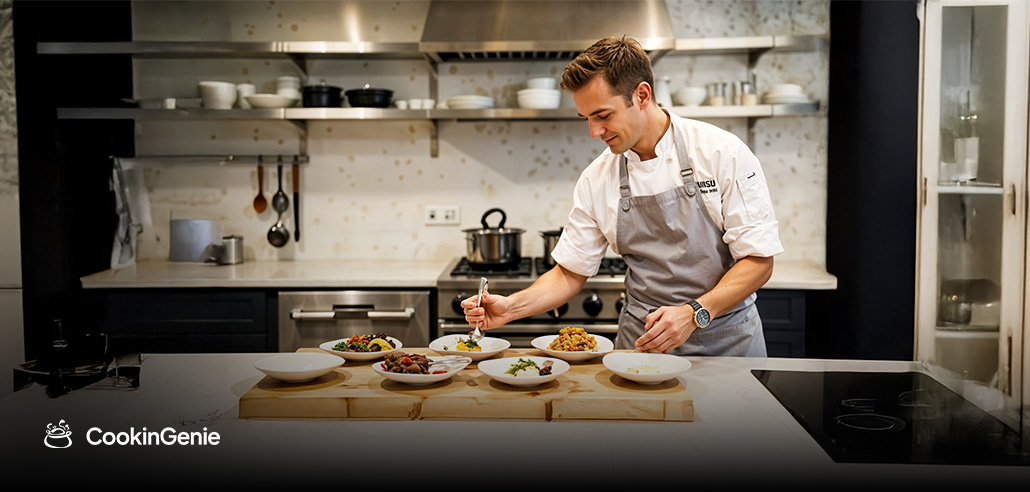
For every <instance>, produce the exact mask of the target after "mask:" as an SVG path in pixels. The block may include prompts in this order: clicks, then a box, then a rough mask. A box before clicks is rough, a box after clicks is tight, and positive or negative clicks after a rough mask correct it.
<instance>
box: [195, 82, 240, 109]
mask: <svg viewBox="0 0 1030 492" xmlns="http://www.w3.org/2000/svg"><path fill="white" fill-rule="evenodd" d="M198 85H199V87H200V99H201V101H203V103H204V107H205V108H208V109H232V105H233V103H235V102H236V84H233V83H231V82H219V81H213V80H205V81H202V82H200V84H198Z"/></svg>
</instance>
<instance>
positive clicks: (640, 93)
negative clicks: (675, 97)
mask: <svg viewBox="0 0 1030 492" xmlns="http://www.w3.org/2000/svg"><path fill="white" fill-rule="evenodd" d="M652 101H654V91H653V89H652V88H651V84H648V83H647V82H641V83H639V84H637V89H636V90H635V91H633V102H634V103H636V104H639V105H640V108H641V109H643V108H646V107H647V105H648V104H650V103H651V102H652Z"/></svg>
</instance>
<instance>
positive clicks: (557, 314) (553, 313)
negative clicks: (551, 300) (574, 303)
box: [547, 303, 569, 318]
mask: <svg viewBox="0 0 1030 492" xmlns="http://www.w3.org/2000/svg"><path fill="white" fill-rule="evenodd" d="M568 311H569V304H568V303H565V304H562V305H561V306H558V307H557V308H555V309H552V310H550V311H548V312H547V315H548V316H550V317H552V318H561V317H562V316H565V313H567V312H568Z"/></svg>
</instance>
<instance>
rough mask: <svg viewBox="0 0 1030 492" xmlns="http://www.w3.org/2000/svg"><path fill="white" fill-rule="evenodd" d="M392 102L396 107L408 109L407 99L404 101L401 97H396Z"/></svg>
mask: <svg viewBox="0 0 1030 492" xmlns="http://www.w3.org/2000/svg"><path fill="white" fill-rule="evenodd" d="M394 104H396V105H397V109H408V101H405V100H403V99H398V100H396V101H394Z"/></svg>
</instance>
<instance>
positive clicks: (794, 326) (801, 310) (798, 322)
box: [755, 289, 805, 357]
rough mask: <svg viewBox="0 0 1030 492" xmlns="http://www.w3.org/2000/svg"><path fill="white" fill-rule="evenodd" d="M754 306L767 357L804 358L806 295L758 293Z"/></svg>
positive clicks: (786, 292) (780, 292)
mask: <svg viewBox="0 0 1030 492" xmlns="http://www.w3.org/2000/svg"><path fill="white" fill-rule="evenodd" d="M755 304H756V305H757V306H758V315H759V316H760V317H761V318H762V330H763V331H764V332H765V346H766V350H767V351H768V352H769V357H804V356H805V291H803V290H774V289H760V290H759V291H758V299H757V300H755Z"/></svg>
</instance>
